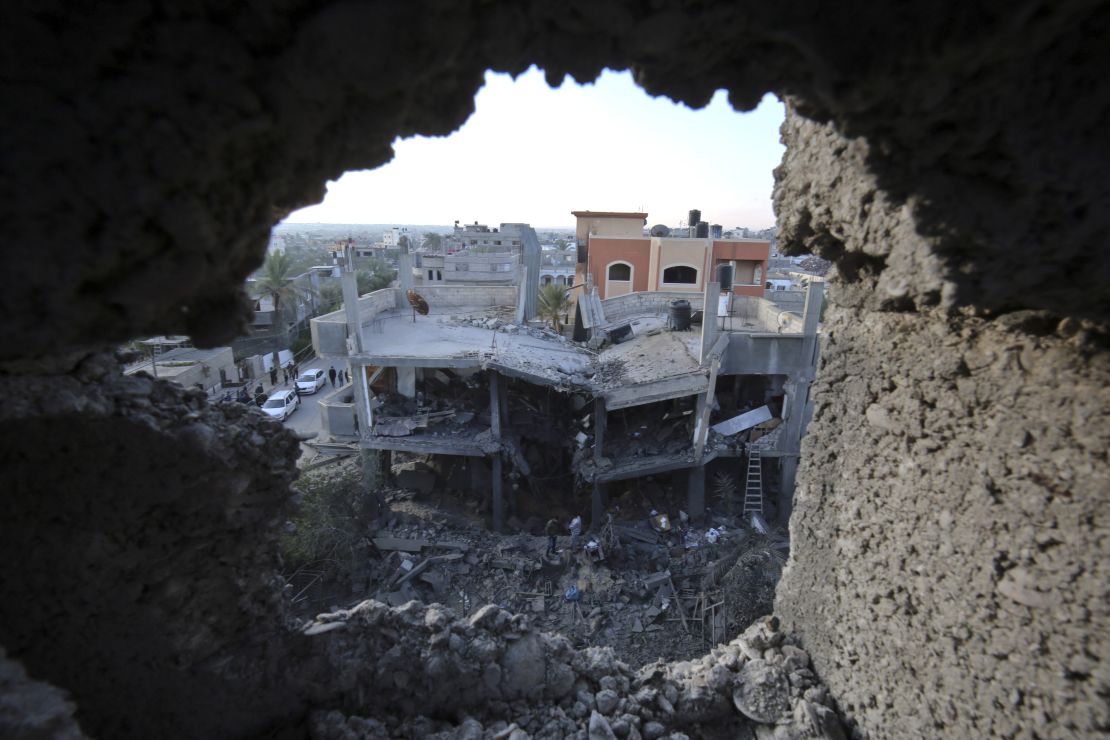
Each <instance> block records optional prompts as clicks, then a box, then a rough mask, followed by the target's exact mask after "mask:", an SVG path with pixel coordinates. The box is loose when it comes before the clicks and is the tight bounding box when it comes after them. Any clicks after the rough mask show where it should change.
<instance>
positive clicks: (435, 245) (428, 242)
mask: <svg viewBox="0 0 1110 740" xmlns="http://www.w3.org/2000/svg"><path fill="white" fill-rule="evenodd" d="M442 244H443V237H442V236H441V235H439V234H437V233H435V232H434V231H428V232H426V233H425V234H424V241H423V243H422V244H421V246H422V247H424V249H426V250H427V251H429V252H432V253H435V252H438V251H439V248H440V245H442Z"/></svg>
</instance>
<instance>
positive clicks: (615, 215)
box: [570, 211, 648, 219]
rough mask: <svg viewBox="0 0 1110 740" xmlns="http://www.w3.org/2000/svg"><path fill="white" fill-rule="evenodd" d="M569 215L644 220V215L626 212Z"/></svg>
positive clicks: (585, 212) (579, 212) (581, 212)
mask: <svg viewBox="0 0 1110 740" xmlns="http://www.w3.org/2000/svg"><path fill="white" fill-rule="evenodd" d="M570 215H572V216H574V217H575V218H642V219H646V218H647V217H648V215H647V214H646V213H632V212H627V211H571V212H570Z"/></svg>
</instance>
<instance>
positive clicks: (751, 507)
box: [743, 445, 763, 516]
mask: <svg viewBox="0 0 1110 740" xmlns="http://www.w3.org/2000/svg"><path fill="white" fill-rule="evenodd" d="M762 459H763V458H762V456H761V454H760V450H759V448H758V447H755V446H751V445H749V447H748V479H747V483H745V485H744V512H743V513H744V516H748V515H749V514H759V515H760V516H763V467H762V463H761V461H762Z"/></svg>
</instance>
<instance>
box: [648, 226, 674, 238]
mask: <svg viewBox="0 0 1110 740" xmlns="http://www.w3.org/2000/svg"><path fill="white" fill-rule="evenodd" d="M651 235H652V236H670V235H671V230H670V228H669V227H668V226H667V225H666V224H655V226H652V227H651Z"/></svg>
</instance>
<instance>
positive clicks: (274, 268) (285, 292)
mask: <svg viewBox="0 0 1110 740" xmlns="http://www.w3.org/2000/svg"><path fill="white" fill-rule="evenodd" d="M292 267H293V261H292V260H291V259H290V258H289V255H287V254H286V253H285V252H271V253H270V254H269V255H268V256H267V257H266V261H265V262H264V263H263V264H262V275H261V276H260V277H259V278H258V279H257V280H255V281H254V289H255V292H256V293H257V294H258V295H260V296H269V297H270V300H272V301H273V303H274V322H275V323H277V325H278V331H279V334H278V339H279V341H278V344H277V346H275V347H274V367H275V368H278V367H280V366H281V359H280V357H279V355H278V352H279V351H280V350H281V349H282V348H283V347H288V346H289V327H288V325H287V324H286V321H285V307H286V306H287V305H288V304H291V303H294V302H295V301H298V300H300V299H301V298H304V296H305V295H306V293H307V291H306V290H305V289H303V288H301V287H300V286H299V285H297V284H296V283H295V282H294V277H293V276H292V275H290V273H291V272H292Z"/></svg>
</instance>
